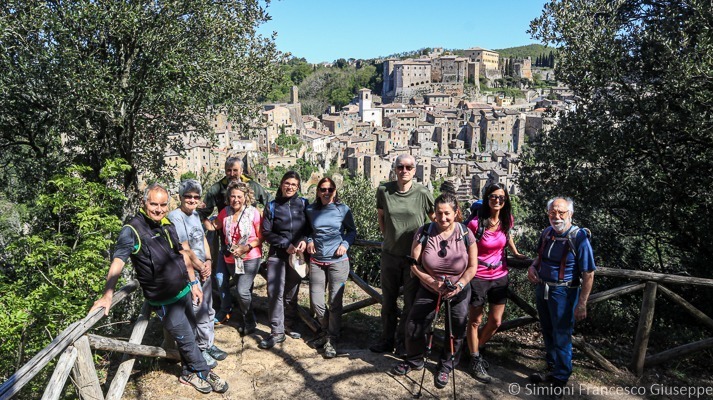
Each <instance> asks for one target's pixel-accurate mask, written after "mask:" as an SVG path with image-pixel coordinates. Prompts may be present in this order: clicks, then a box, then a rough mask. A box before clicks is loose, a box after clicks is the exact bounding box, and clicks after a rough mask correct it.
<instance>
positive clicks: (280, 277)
mask: <svg viewBox="0 0 713 400" xmlns="http://www.w3.org/2000/svg"><path fill="white" fill-rule="evenodd" d="M301 280H302V278H300V275H299V274H298V273H297V271H295V269H294V268H292V267H290V265H289V264H288V261H287V257H285V258H284V259H283V258H281V257H278V256H277V255H272V256H270V257H269V258H268V259H267V302H268V314H269V318H270V333H271V334H273V335H274V334H282V333H285V325H287V326H288V327H291V326H292V325H293V324H294V322H295V321H296V320H297V318H298V314H297V294H298V291H299V289H300V281H301Z"/></svg>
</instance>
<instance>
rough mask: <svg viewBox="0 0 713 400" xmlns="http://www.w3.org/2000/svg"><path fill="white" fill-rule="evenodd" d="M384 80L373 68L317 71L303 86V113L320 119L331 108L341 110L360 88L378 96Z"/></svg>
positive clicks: (301, 86)
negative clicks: (332, 106) (317, 116)
mask: <svg viewBox="0 0 713 400" xmlns="http://www.w3.org/2000/svg"><path fill="white" fill-rule="evenodd" d="M381 79H382V78H381V73H379V69H378V68H377V67H376V66H375V65H371V64H367V65H364V66H362V67H361V68H356V67H352V66H349V65H345V66H344V67H343V68H321V69H318V70H317V71H316V72H315V73H313V74H311V75H309V76H308V77H307V78H306V79H305V80H304V81H303V82H302V84H301V85H300V93H301V95H300V97H301V100H300V102H301V103H302V113H303V114H313V115H320V114H322V113H323V112H324V111H325V110H326V109H327V107H328V106H329V105H334V106H336V107H337V108H341V107H343V106H345V105H347V104H349V103H350V102H351V101H352V100H353V99H354V97H355V96H356V93H357V91H358V90H359V89H361V88H368V89H371V90H372V91H374V92H377V91H378V90H379V89H380V86H381Z"/></svg>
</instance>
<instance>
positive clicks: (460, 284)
mask: <svg viewBox="0 0 713 400" xmlns="http://www.w3.org/2000/svg"><path fill="white" fill-rule="evenodd" d="M456 285H458V287H459V288H460V290H463V289H465V285H464V284H463V282H461V281H458V282H456Z"/></svg>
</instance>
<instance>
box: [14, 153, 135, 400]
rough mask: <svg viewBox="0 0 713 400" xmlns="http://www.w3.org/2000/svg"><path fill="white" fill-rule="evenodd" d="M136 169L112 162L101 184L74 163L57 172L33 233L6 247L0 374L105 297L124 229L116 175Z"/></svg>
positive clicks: (36, 211)
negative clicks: (113, 250) (111, 258)
mask: <svg viewBox="0 0 713 400" xmlns="http://www.w3.org/2000/svg"><path fill="white" fill-rule="evenodd" d="M129 168H130V167H129V166H128V165H127V164H125V163H124V162H123V161H109V162H107V163H106V164H105V167H104V168H103V169H102V170H101V171H100V179H101V182H93V181H92V180H93V176H92V175H93V172H92V170H91V168H89V167H87V166H70V167H69V168H67V169H66V170H65V171H64V172H63V173H62V174H61V175H56V176H54V177H53V178H52V179H50V181H49V182H48V190H46V191H45V192H44V193H43V192H40V193H38V198H37V205H36V206H35V207H33V209H32V210H31V211H32V212H31V213H29V214H26V215H25V216H24V218H27V219H25V220H22V221H21V224H28V225H29V226H32V230H31V232H28V233H23V232H19V233H20V234H19V235H16V236H15V237H14V238H13V239H14V240H13V241H12V243H11V244H9V245H8V247H7V248H5V249H4V250H3V254H4V256H5V257H6V258H5V261H4V263H3V266H2V268H0V292H1V293H3V295H2V296H0V307H1V308H2V309H3V310H4V312H2V313H0V350H1V351H2V354H4V355H6V356H5V357H2V358H0V370H1V371H3V373H2V374H3V375H2V376H0V379H3V380H4V379H5V378H7V376H9V374H10V373H12V372H13V371H14V370H15V369H17V368H18V367H20V366H21V365H22V364H24V363H25V362H26V361H27V360H28V359H29V358H30V357H32V356H33V355H34V354H35V353H37V352H38V351H39V350H40V349H42V348H43V347H45V346H46V345H47V344H48V343H49V342H50V341H51V339H52V336H56V335H57V334H58V333H59V332H60V331H61V330H62V329H64V328H66V327H67V325H69V324H70V323H72V322H74V321H77V320H78V319H80V318H82V317H84V316H85V315H86V313H87V311H88V310H89V306H90V305H91V304H92V302H93V301H94V300H96V299H97V298H98V297H99V295H100V294H101V292H102V289H103V287H104V277H105V275H106V271H107V268H108V265H109V264H108V262H107V259H108V253H109V247H110V245H111V243H112V242H113V239H114V238H115V235H116V233H117V232H118V231H119V229H120V228H121V221H120V220H119V218H118V217H117V216H116V215H117V214H118V212H119V211H120V209H121V204H122V203H123V202H124V201H125V197H124V196H123V195H122V193H121V192H120V191H119V190H117V189H116V188H117V187H119V185H118V183H119V181H120V179H118V180H117V177H119V178H120V177H121V175H122V174H123V172H124V171H125V170H127V169H129ZM20 215H22V214H20ZM30 215H31V216H30ZM50 372H51V370H47V369H46V370H45V371H44V374H49V373H50ZM6 374H7V375H6ZM36 381H37V382H44V379H42V378H40V379H37V380H36ZM28 397H29V398H36V397H39V396H36V394H35V395H29V396H28Z"/></svg>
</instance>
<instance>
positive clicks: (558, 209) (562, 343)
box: [527, 197, 596, 397]
mask: <svg viewBox="0 0 713 400" xmlns="http://www.w3.org/2000/svg"><path fill="white" fill-rule="evenodd" d="M572 214H574V203H573V202H572V200H571V199H568V198H563V197H556V198H554V199H552V200H550V201H549V202H548V203H547V216H548V217H549V220H550V226H549V227H547V228H546V229H545V230H544V232H542V235H541V236H540V241H539V242H538V248H539V252H538V256H537V258H536V259H535V261H534V262H533V263H532V265H530V268H529V269H528V271H527V279H528V280H530V282H532V283H535V284H536V285H537V286H536V288H535V296H536V303H537V313H538V314H539V316H540V325H541V327H542V337H543V339H544V341H545V352H546V361H547V369H546V371H545V372H543V373H535V374H533V375H531V376H530V381H531V382H532V383H541V382H547V383H549V384H551V385H552V386H553V389H555V388H557V387H559V388H560V389H559V391H558V390H553V394H554V395H555V396H554V397H560V396H558V394H560V395H561V393H562V388H564V387H565V386H566V385H567V381H568V380H569V377H570V375H571V374H572V330H573V329H574V321H575V319H576V320H577V321H580V320H582V319H584V318H586V317H587V299H588V298H589V293H590V292H591V291H592V284H593V283H594V270H595V269H596V266H595V265H594V253H593V252H592V246H591V244H590V243H589V234H588V231H587V230H586V229H580V228H579V227H578V226H575V225H572Z"/></svg>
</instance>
